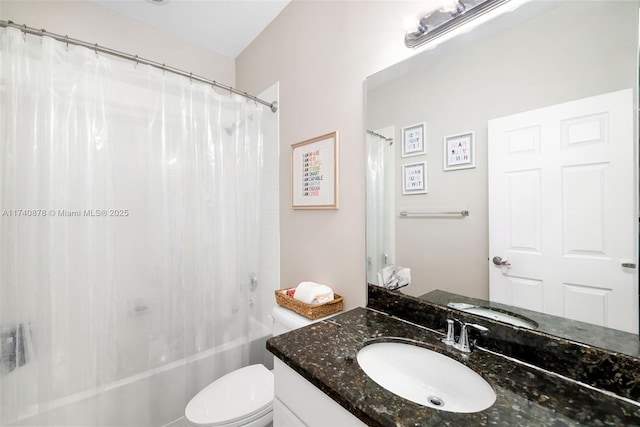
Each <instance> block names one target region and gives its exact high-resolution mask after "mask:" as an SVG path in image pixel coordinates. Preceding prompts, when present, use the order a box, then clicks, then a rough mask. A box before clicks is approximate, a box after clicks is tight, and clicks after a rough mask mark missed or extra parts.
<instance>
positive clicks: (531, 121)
mask: <svg viewBox="0 0 640 427" xmlns="http://www.w3.org/2000/svg"><path fill="white" fill-rule="evenodd" d="M632 96H633V95H632V91H631V89H628V90H623V91H619V92H613V93H609V94H605V95H600V96H595V97H591V98H585V99H581V100H577V101H572V102H568V103H564V104H558V105H553V106H550V107H546V108H541V109H538V110H532V111H528V112H525V113H521V114H516V115H513V116H508V117H502V118H499V119H495V120H490V121H489V254H490V260H489V263H490V267H489V271H490V274H489V276H490V298H491V300H492V301H496V302H502V303H505V304H510V305H514V306H518V307H522V308H527V309H531V310H535V311H541V312H544V313H548V314H553V315H557V316H562V317H567V318H570V319H575V320H581V321H584V322H589V323H595V324H598V325H602V326H607V327H611V328H615V329H621V330H625V331H629V332H634V333H637V332H638V276H637V271H638V270H637V265H636V264H637V263H638V229H637V223H638V209H637V194H636V192H637V186H636V173H635V168H636V160H635V150H634V145H635V144H634V131H633V117H634V116H633V114H634V112H633V99H632ZM495 257H500V259H497V258H495ZM500 263H502V264H503V265H497V264H500Z"/></svg>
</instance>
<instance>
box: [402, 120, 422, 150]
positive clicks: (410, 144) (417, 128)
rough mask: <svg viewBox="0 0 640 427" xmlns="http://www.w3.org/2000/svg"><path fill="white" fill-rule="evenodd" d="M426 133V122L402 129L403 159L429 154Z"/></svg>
mask: <svg viewBox="0 0 640 427" xmlns="http://www.w3.org/2000/svg"><path fill="white" fill-rule="evenodd" d="M426 132H427V124H426V123H424V122H423V123H418V124H415V125H411V126H407V127H404V128H402V157H411V156H419V155H421V154H427V145H426V142H425V135H426Z"/></svg>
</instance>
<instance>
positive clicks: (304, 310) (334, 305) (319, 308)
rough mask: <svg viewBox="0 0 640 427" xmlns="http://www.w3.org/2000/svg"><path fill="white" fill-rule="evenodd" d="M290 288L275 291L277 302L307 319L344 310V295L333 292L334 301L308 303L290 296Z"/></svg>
mask: <svg viewBox="0 0 640 427" xmlns="http://www.w3.org/2000/svg"><path fill="white" fill-rule="evenodd" d="M289 289H292V288H284V289H278V290H277V291H275V292H276V302H277V303H278V305H281V306H282V307H285V308H288V309H289V310H293V311H295V312H296V313H298V314H300V315H302V316H304V317H306V318H307V319H319V318H321V317H324V316H328V315H330V314H333V313H337V312H339V311H341V310H342V297H341V296H340V295H338V294H336V293H334V294H333V301H329V302H323V303H321V304H306V303H304V302H302V301H298V300H297V299H295V298H293V297H290V296H288V295H287V294H286V291H287V290H289Z"/></svg>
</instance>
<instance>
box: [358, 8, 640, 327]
mask: <svg viewBox="0 0 640 427" xmlns="http://www.w3.org/2000/svg"><path fill="white" fill-rule="evenodd" d="M637 51H638V3H637V1H591V2H575V1H554V2H530V3H526V4H524V5H522V6H521V7H520V8H518V9H517V10H515V11H512V12H510V13H506V14H504V15H501V16H499V17H497V18H495V19H494V20H492V21H490V22H488V23H485V24H482V25H481V26H479V27H476V28H474V29H473V30H472V31H470V32H468V33H465V34H461V35H459V36H457V37H455V38H454V39H451V40H448V41H446V42H445V43H442V44H440V45H438V46H437V47H436V48H435V49H433V50H425V51H423V52H421V53H420V54H418V55H416V56H414V57H412V58H410V59H408V60H406V61H403V62H402V63H399V64H396V65H394V66H392V67H390V68H388V69H386V70H383V71H381V72H379V73H377V74H375V75H373V76H370V77H369V78H368V79H367V115H366V129H368V130H371V131H373V132H375V133H377V134H379V135H381V136H383V137H384V138H392V139H393V141H394V143H393V144H391V145H390V144H389V143H388V142H386V141H385V140H384V139H383V138H380V137H379V136H376V135H373V134H367V164H368V176H367V280H368V283H371V284H378V281H377V273H378V272H379V271H380V270H381V269H382V268H383V267H384V266H385V265H389V264H394V265H398V266H402V267H407V268H410V269H411V277H412V281H411V285H409V286H408V287H406V288H403V292H404V293H405V294H408V295H412V296H420V295H422V294H425V293H428V292H430V291H433V290H434V289H443V290H445V291H448V292H452V293H456V294H461V295H465V296H468V297H472V298H479V299H482V300H490V301H492V302H499V303H503V304H506V305H508V306H513V307H521V308H525V309H529V310H534V311H540V312H545V313H548V314H551V315H554V316H561V317H566V318H569V319H575V320H579V321H583V322H589V323H594V324H598V325H601V326H607V327H611V328H616V329H620V330H625V331H628V332H633V333H637V332H638V275H637V270H638V269H637V268H636V267H637V264H638V227H637V220H638V208H637V199H638V197H637V193H638V191H637V188H638V186H637V152H636V151H635V148H634V147H635V146H636V145H637V144H634V141H637V139H638V138H637V123H636V120H635V114H634V113H633V111H634V106H637V98H638V96H637ZM612 98H615V100H614V101H612V102H609V101H610V99H612ZM636 108H637V107H636ZM549 117H551V119H548V118H549ZM547 119H548V120H547ZM416 123H425V131H424V140H423V142H424V144H425V146H426V154H418V155H416V156H406V155H405V157H403V156H402V154H403V144H404V143H406V141H407V139H408V138H407V137H406V135H403V132H402V129H403V128H404V127H407V126H411V125H414V124H416ZM490 129H492V130H491V131H490ZM515 130H518V132H515ZM554 132H555V133H554ZM460 135H463V136H464V135H472V139H468V140H465V141H462V145H460V147H462V148H466V149H468V150H471V149H472V150H473V156H474V157H475V159H474V160H475V161H474V164H473V165H469V167H466V168H462V169H459V168H450V167H449V168H447V162H448V163H449V166H451V165H452V164H455V163H456V159H454V158H447V156H446V155H445V150H446V149H445V145H446V143H447V142H451V141H457V139H456V138H457V137H458V136H460ZM553 135H557V137H556V136H553ZM448 137H453V138H448ZM447 138H448V139H447ZM505 141H506V142H505ZM549 141H551V143H552V146H555V147H560V148H559V150H560V154H558V156H559V157H553V155H552V154H550V153H551V151H553V150H552V149H550V148H549V145H548V144H549ZM500 144H502V145H500ZM553 144H555V145H553ZM496 147H497V149H494V148H496ZM450 148H451V147H449V149H450ZM617 148H622V149H623V151H622V154H612V153H613V150H614V149H617ZM553 149H555V148H553ZM509 150H511V151H509ZM562 150H564V151H562ZM580 150H582V151H580ZM624 150H626V151H624ZM496 152H498V154H500V153H504V152H509V153H510V154H514V155H513V156H511V157H504V156H503V158H502V160H501V161H502V164H499V163H496V157H495V156H496ZM526 152H533V153H534V156H533V157H530V158H529V159H525V156H524V154H525V153H526ZM405 153H406V150H405ZM575 153H578V154H577V156H578V157H579V158H575V157H571V156H572V155H574V154H575ZM453 154H457V153H453ZM564 158H569V159H570V160H569V163H562V162H563V161H564V160H563V159H564ZM532 159H533V160H532ZM550 159H553V160H550ZM558 159H559V160H558ZM418 162H426V168H425V169H426V176H425V180H426V182H425V184H426V188H427V189H428V192H427V193H421V194H408V195H407V194H404V195H403V176H402V166H403V165H407V164H412V163H418ZM527 162H529V163H527ZM536 162H537V163H536ZM545 162H546V163H545ZM554 162H555V163H554ZM616 162H620V163H616ZM547 163H553V164H554V165H555V166H554V167H555V169H552V172H551V173H550V174H547V175H545V173H546V172H545V171H546V169H545V168H546V167H547ZM490 164H491V168H490V167H489V165H490ZM505 164H506V166H505ZM496 165H498V166H499V167H501V168H502V169H500V170H502V171H503V172H504V174H503V175H505V176H506V178H504V180H503V181H506V183H505V182H502V184H496V182H497V181H495V179H494V175H495V174H494V173H493V172H494V171H495V170H498V169H499V168H498V166H496ZM516 167H519V168H520V169H516ZM510 168H512V169H510ZM445 169H447V170H445ZM619 170H624V173H622V174H619V176H615V175H616V174H615V173H614V172H616V173H617V171H619ZM490 172H491V173H492V174H493V175H492V177H491V179H490V178H489V175H490ZM405 178H406V177H405ZM494 185H498V186H497V187H494ZM500 185H501V186H500ZM495 188H499V190H495ZM496 195H498V196H499V197H497V196H496ZM496 201H497V202H496ZM496 203H497V204H498V205H499V206H502V207H505V206H506V207H508V208H510V209H507V210H506V211H505V212H506V213H505V212H503V211H500V212H502V213H500V214H499V215H497V216H496V214H495V212H496V210H495V208H494V206H495V204H496ZM624 203H626V205H623V204H624ZM464 210H467V211H468V212H469V216H462V215H448V216H447V215H438V214H437V213H439V212H456V211H460V212H461V211H464ZM401 211H407V212H416V211H418V212H427V213H436V215H432V216H431V215H430V216H415V217H411V216H406V217H404V216H400V212H401ZM617 214H620V215H622V217H617V216H615V215H617ZM500 215H502V216H500ZM496 218H502V219H501V220H500V221H498V220H496ZM607 221H609V222H607ZM494 241H498V242H499V243H500V244H501V245H502V246H500V245H497V246H496V245H495V244H494V243H493V242H494ZM490 246H491V249H490ZM498 247H499V248H500V249H499V250H497V249H495V248H498ZM498 251H499V252H500V253H497V252H498ZM547 255H550V256H551V255H552V257H550V258H549V257H547ZM494 257H500V258H501V260H502V261H504V262H502V263H498V264H494V263H493V262H492V261H491V260H490V258H491V259H493V258H494ZM527 257H528V258H527ZM592 267H597V270H596V271H593V270H591V268H592Z"/></svg>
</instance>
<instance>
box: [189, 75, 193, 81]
mask: <svg viewBox="0 0 640 427" xmlns="http://www.w3.org/2000/svg"><path fill="white" fill-rule="evenodd" d="M189 83H193V73H189Z"/></svg>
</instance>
